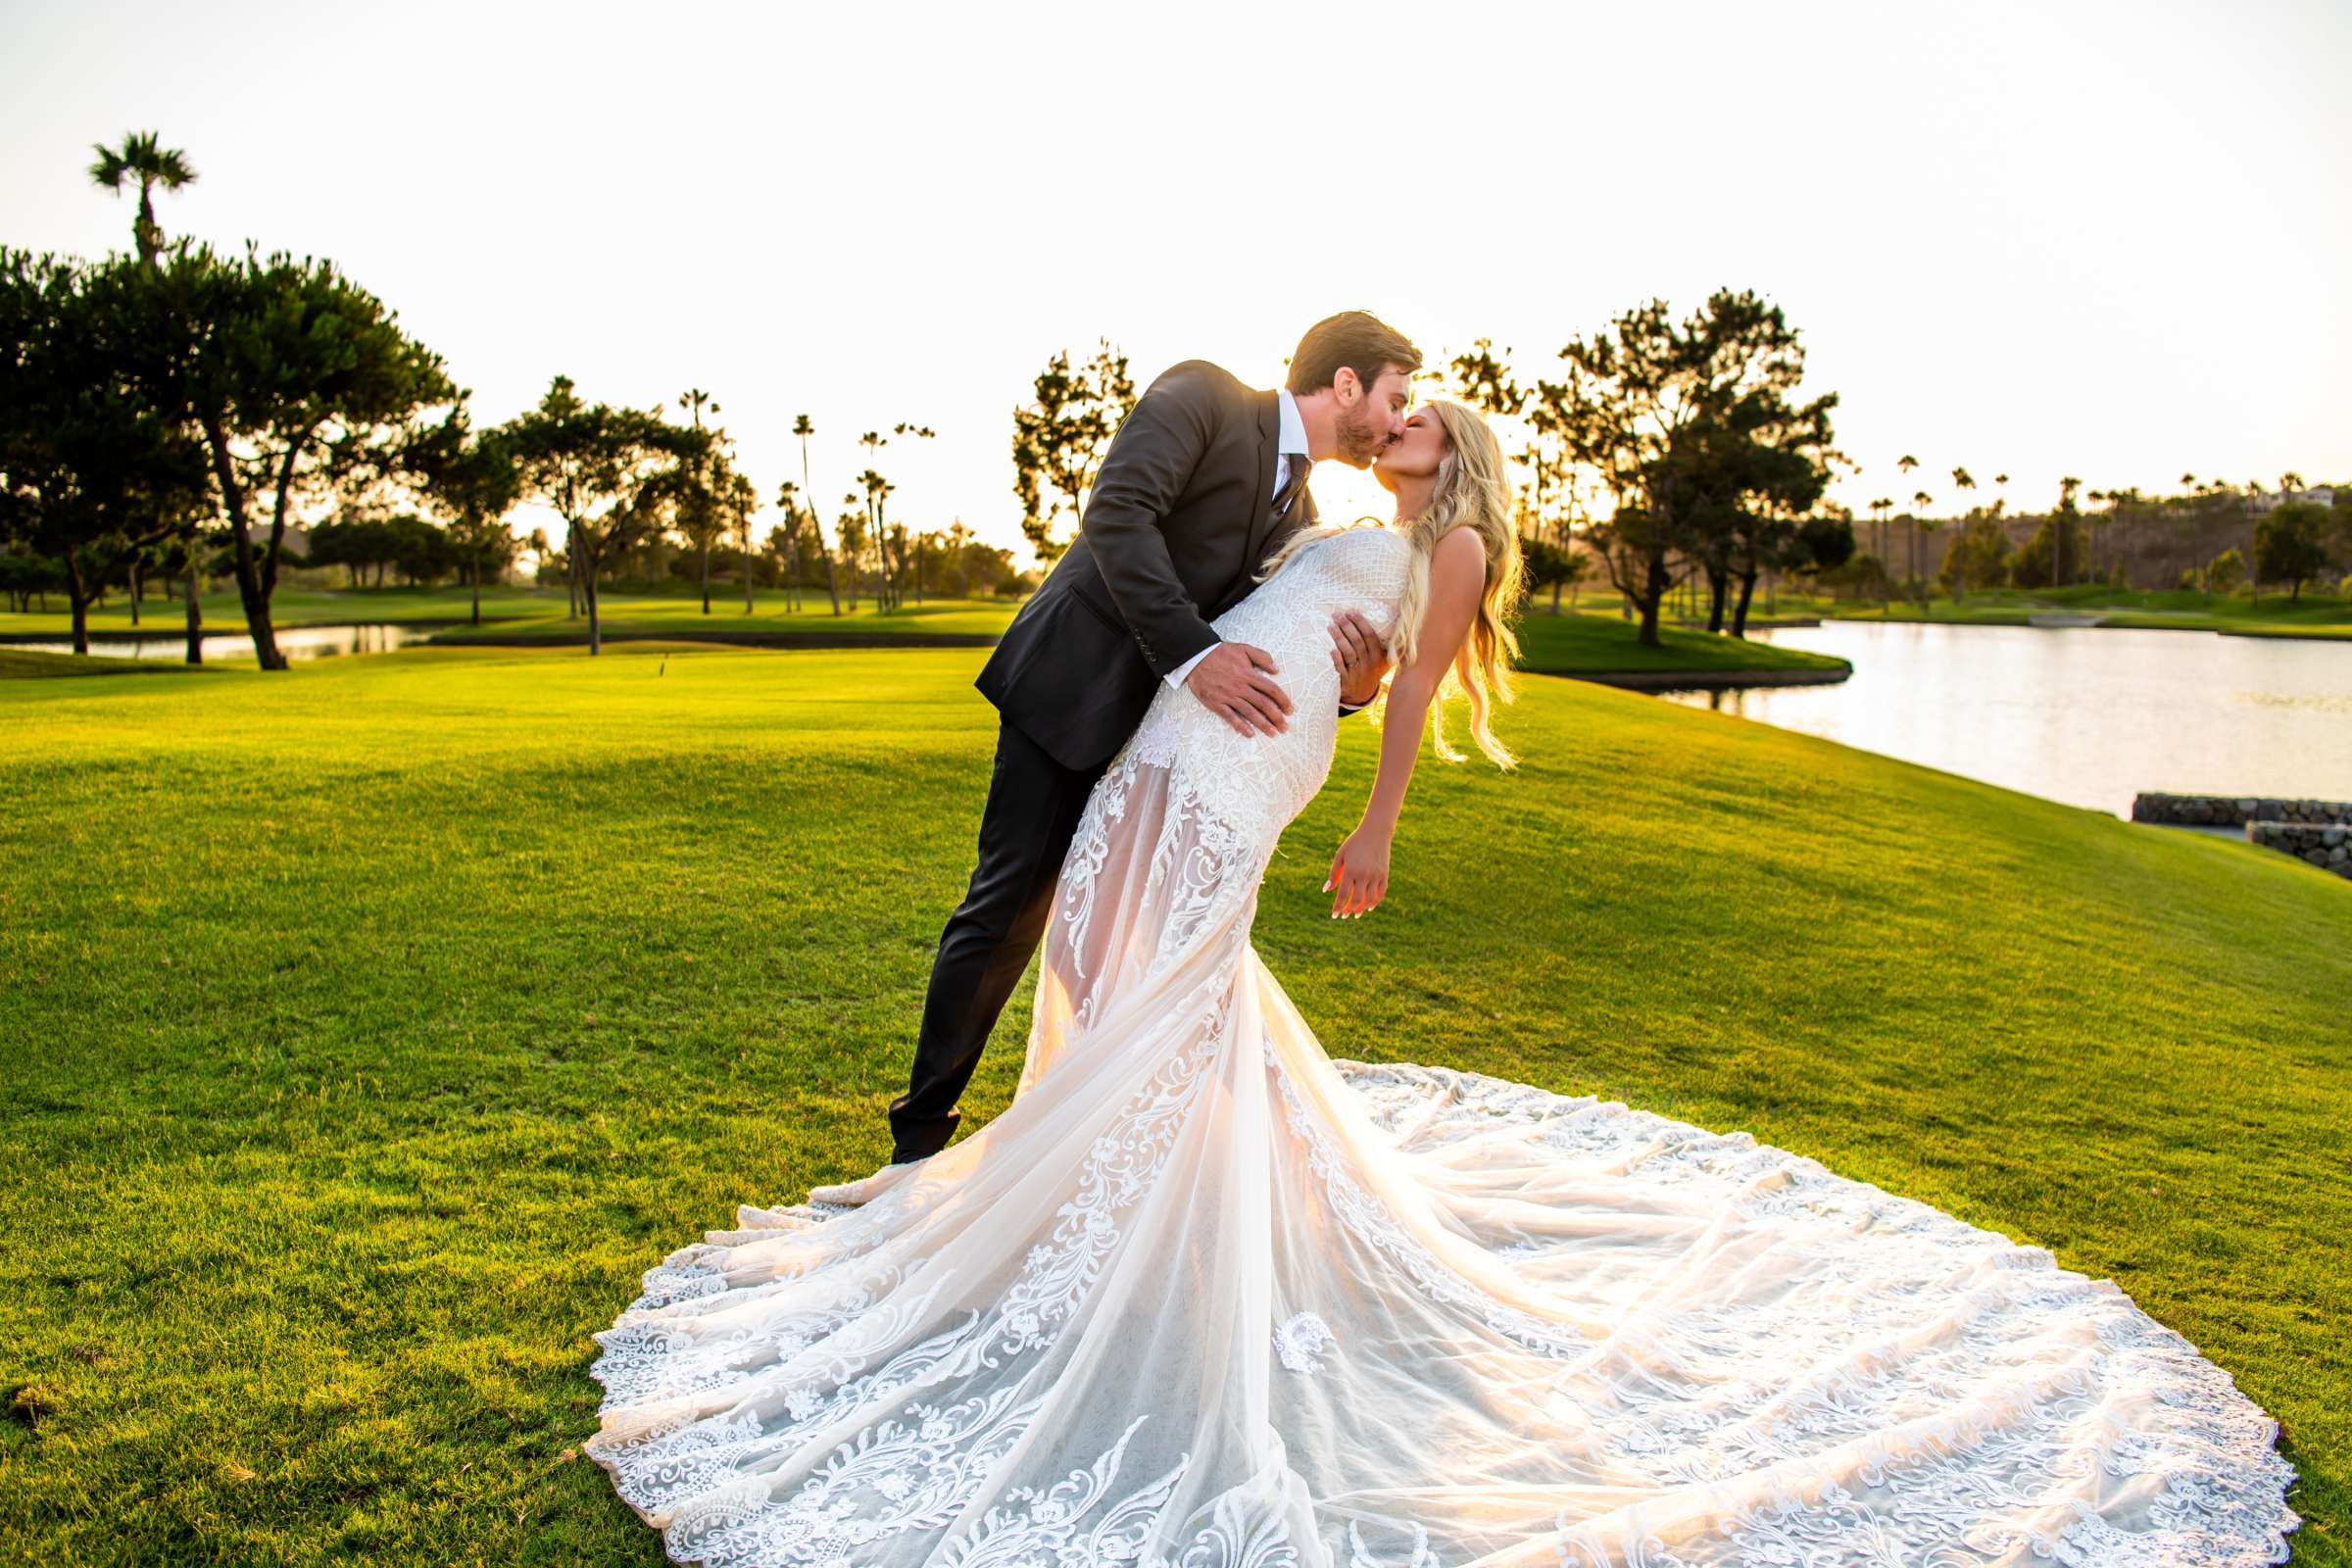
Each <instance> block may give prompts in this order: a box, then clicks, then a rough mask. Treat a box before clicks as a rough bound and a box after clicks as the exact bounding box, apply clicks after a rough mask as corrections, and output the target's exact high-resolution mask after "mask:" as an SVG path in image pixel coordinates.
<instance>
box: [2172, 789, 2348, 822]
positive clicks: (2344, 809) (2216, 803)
mask: <svg viewBox="0 0 2352 1568" xmlns="http://www.w3.org/2000/svg"><path fill="white" fill-rule="evenodd" d="M2131 820H2132V821H2134V822H2169V823H2172V824H2174V825H2175V826H2188V827H2236V826H2238V825H2239V824H2240V823H2244V822H2315V823H2319V824H2322V825H2327V824H2333V825H2335V826H2338V827H2342V826H2346V825H2352V801H2285V800H2273V799H2269V798H2266V797H2263V796H2258V795H2161V794H2158V793H2156V792H2154V791H2152V790H2151V791H2142V792H2141V793H2140V794H2137V795H2134V796H2132V797H2131Z"/></svg>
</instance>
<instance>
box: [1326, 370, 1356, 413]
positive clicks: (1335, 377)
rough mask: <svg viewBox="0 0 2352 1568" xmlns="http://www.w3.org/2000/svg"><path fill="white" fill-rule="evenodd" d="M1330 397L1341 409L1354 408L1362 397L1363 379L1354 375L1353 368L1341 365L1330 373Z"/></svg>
mask: <svg viewBox="0 0 2352 1568" xmlns="http://www.w3.org/2000/svg"><path fill="white" fill-rule="evenodd" d="M1331 390H1332V395H1333V396H1334V397H1335V398H1337V399H1338V400H1339V405H1340V407H1341V408H1343V409H1351V408H1354V407H1355V405H1356V404H1357V402H1358V401H1360V400H1361V399H1362V397H1363V395H1364V379H1363V377H1362V376H1360V375H1357V374H1356V373H1355V367H1354V366H1352V365H1343V366H1341V367H1340V368H1338V369H1337V370H1335V371H1333V372H1332V376H1331Z"/></svg>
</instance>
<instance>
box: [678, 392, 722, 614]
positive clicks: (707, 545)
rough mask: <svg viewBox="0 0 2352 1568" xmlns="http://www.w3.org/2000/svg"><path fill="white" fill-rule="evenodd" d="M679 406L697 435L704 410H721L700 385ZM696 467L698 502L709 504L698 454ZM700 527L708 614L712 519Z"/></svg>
mask: <svg viewBox="0 0 2352 1568" xmlns="http://www.w3.org/2000/svg"><path fill="white" fill-rule="evenodd" d="M678 407H679V408H681V409H685V410H687V411H688V412H690V413H691V414H693V416H694V432H695V434H697V435H700V434H702V432H703V411H704V410H705V409H709V410H710V411H711V413H712V414H716V413H718V412H719V409H718V401H717V400H716V399H715V398H713V397H711V394H710V393H708V392H706V391H704V390H703V389H702V388H701V387H699V386H692V387H688V388H687V389H686V390H685V391H683V392H681V393H679V394H678ZM694 467H695V473H694V482H695V487H696V489H697V491H698V492H701V493H699V494H698V495H697V498H696V503H697V505H698V506H707V505H709V504H710V503H711V496H710V495H709V493H708V492H705V491H703V485H704V483H705V480H706V477H707V475H706V474H705V472H704V459H703V458H702V457H699V456H698V457H697V458H696V459H695V460H694ZM699 528H700V531H699V532H698V533H697V535H696V541H697V543H698V544H699V545H700V546H701V547H702V555H703V613H704V614H706V615H708V614H709V613H711V528H710V519H709V518H707V517H706V518H702V519H700V521H699Z"/></svg>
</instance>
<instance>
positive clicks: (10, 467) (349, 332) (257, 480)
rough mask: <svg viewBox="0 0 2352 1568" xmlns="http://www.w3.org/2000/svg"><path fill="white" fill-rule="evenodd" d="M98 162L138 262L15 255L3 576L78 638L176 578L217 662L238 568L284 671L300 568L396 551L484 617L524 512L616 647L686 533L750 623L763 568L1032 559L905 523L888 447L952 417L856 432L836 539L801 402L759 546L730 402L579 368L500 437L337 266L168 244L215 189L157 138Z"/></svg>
mask: <svg viewBox="0 0 2352 1568" xmlns="http://www.w3.org/2000/svg"><path fill="white" fill-rule="evenodd" d="M97 151H98V154H99V157H98V161H97V162H96V163H95V164H93V165H92V166H91V169H90V174H91V177H92V179H93V180H94V181H96V182H97V183H98V184H99V185H101V186H103V187H105V188H107V189H111V190H115V191H117V192H123V191H127V190H131V189H134V188H135V189H136V191H137V192H138V198H139V201H138V209H137V217H136V219H135V220H134V222H133V225H132V232H133V240H134V252H133V253H132V254H130V255H128V256H123V255H117V256H110V257H108V258H106V259H104V260H102V261H100V262H96V263H85V262H81V261H78V260H75V259H73V258H65V257H58V256H50V255H35V254H33V253H31V252H29V251H24V250H14V249H8V250H0V588H4V589H5V590H7V591H9V592H11V593H12V594H14V595H16V596H18V597H19V598H20V599H24V598H25V597H27V596H29V595H30V594H32V593H35V592H46V591H48V590H50V589H52V588H55V589H56V590H57V591H59V592H62V593H63V594H64V596H65V597H66V599H67V601H68V604H69V606H70V608H71V613H72V620H73V646H74V648H75V650H76V651H77V652H83V653H86V652H87V651H88V646H89V643H88V612H89V610H90V607H91V606H92V605H93V604H95V603H96V602H97V600H98V599H99V597H100V596H101V595H102V594H103V593H105V592H106V591H107V589H108V588H109V587H110V586H111V585H113V584H116V583H123V582H127V583H128V584H129V585H130V587H131V591H132V604H133V606H134V613H135V607H136V605H137V603H138V600H139V597H140V593H139V581H140V576H141V574H142V573H143V572H152V571H162V572H165V573H168V574H176V575H179V576H181V577H182V578H183V580H184V583H185V608H186V622H187V639H188V649H187V659H188V662H191V663H196V662H202V658H203V651H202V640H201V636H202V615H201V611H200V609H199V607H198V604H197V583H198V580H199V578H200V576H201V575H203V574H204V573H205V572H206V571H207V570H215V569H224V570H225V571H226V573H227V574H228V575H230V576H231V577H233V579H234V581H235V584H236V589H237V595H238V599H239V602H240V607H241V609H242V612H243V616H244V620H245V623H246V628H247V630H248V632H249V633H250V634H251V635H252V638H253V643H254V649H255V653H256V657H257V660H258V662H260V664H261V666H262V667H263V668H265V669H279V668H283V667H284V666H285V659H284V656H283V654H282V653H281V652H280V651H279V649H278V647H277V645H276V640H275V637H274V635H273V633H272V629H271V625H270V601H271V598H272V596H273V594H274V593H275V591H276V589H277V586H278V582H279V579H280V575H281V573H282V572H283V571H284V570H286V569H287V568H289V567H291V566H295V565H302V564H318V565H341V566H343V567H344V568H345V569H346V570H347V571H348V572H349V573H350V574H351V577H352V580H353V581H354V582H355V583H356V582H357V581H358V580H359V578H360V575H361V573H362V572H363V571H364V570H368V569H372V570H373V571H374V572H375V574H376V576H377V580H379V581H380V579H381V575H382V572H383V571H384V569H385V568H387V567H390V568H392V569H394V570H397V571H399V572H400V573H401V574H402V575H403V576H405V577H407V578H409V579H410V580H412V581H434V580H437V579H438V578H440V577H442V576H444V575H447V574H449V573H451V572H453V571H454V572H456V573H458V574H459V575H461V576H462V577H463V578H464V579H465V580H466V581H467V582H469V583H470V584H471V585H472V588H473V615H474V618H475V619H476V620H477V621H478V620H479V618H480V614H481V583H482V579H483V577H484V576H485V575H486V574H490V573H493V572H500V571H503V570H504V569H505V568H506V567H507V566H508V565H509V564H511V563H512V562H513V560H514V558H515V554H516V551H517V549H518V544H517V541H516V540H515V534H514V530H513V527H512V524H511V521H510V519H511V517H512V515H513V514H514V512H515V509H516V508H517V507H518V506H521V505H523V504H524V503H526V502H527V503H536V504H538V505H540V506H543V507H545V508H547V509H548V510H549V511H552V512H553V513H554V514H555V515H556V516H557V517H558V518H559V519H560V520H561V523H562V530H561V531H562V543H561V545H560V546H557V545H553V544H551V543H549V542H548V541H546V540H545V539H544V537H541V538H538V539H535V540H534V543H535V544H537V545H539V546H540V547H541V554H542V563H543V569H544V567H546V566H549V565H552V566H553V567H554V568H555V569H556V570H558V571H560V572H561V574H562V575H563V577H564V582H565V584H566V587H567V591H568V599H569V606H570V611H571V613H574V614H585V616H586V618H587V622H588V645H589V650H590V652H591V653H596V652H599V651H601V645H602V626H603V620H602V613H601V604H600V600H601V594H600V589H601V587H602V586H603V584H604V583H605V582H606V581H608V580H609V579H610V578H611V576H612V573H613V571H614V569H616V568H617V567H619V566H621V565H623V564H627V563H630V562H632V561H639V560H642V559H643V558H644V556H645V555H646V553H647V552H648V551H649V550H650V549H652V548H653V547H656V546H669V545H674V544H677V543H679V542H682V543H683V545H684V547H685V550H686V551H687V553H688V554H689V555H690V556H691V558H692V559H693V561H694V563H695V575H696V578H697V580H698V583H699V586H700V588H701V594H702V602H703V610H704V612H705V613H710V612H711V600H712V581H713V573H714V571H716V572H718V573H720V574H722V575H723V574H724V573H725V572H726V571H727V569H728V568H729V567H730V566H732V568H733V569H734V572H735V574H736V575H737V576H738V577H739V578H740V580H741V584H742V588H743V592H744V609H745V613H751V611H752V610H753V608H754V599H753V590H754V587H755V582H756V580H757V579H758V578H760V576H761V575H765V576H766V578H767V579H768V580H770V581H772V582H776V583H778V584H779V585H781V586H784V587H785V588H786V589H787V592H788V596H789V599H788V602H789V604H790V605H791V607H792V608H795V609H797V608H798V604H799V590H800V589H801V588H803V587H804V586H813V585H815V584H821V585H822V586H823V588H824V590H825V592H826V594H827V597H828V600H829V602H830V605H831V608H832V611H833V613H836V614H839V613H843V612H844V610H845V608H846V609H853V610H854V609H855V608H856V607H857V603H858V596H859V594H860V592H863V593H866V594H868V595H870V597H871V598H872V600H873V601H874V602H875V604H876V605H877V607H878V608H879V609H881V610H884V611H892V610H896V609H898V608H900V607H901V606H903V605H904V604H905V603H906V601H907V596H908V594H909V592H911V593H912V594H913V596H914V597H915V598H916V600H917V601H918V602H919V600H920V599H921V598H922V596H923V594H924V592H925V588H926V572H927V571H928V572H929V573H930V574H931V575H930V576H929V579H928V580H929V583H930V584H932V585H933V586H934V587H936V586H937V585H939V584H941V583H943V582H946V581H953V582H956V583H957V584H965V583H971V582H976V581H983V580H985V581H987V582H989V583H990V584H991V585H993V584H994V583H995V582H998V581H1001V580H1003V578H1004V577H1005V576H1008V575H1009V574H1010V572H1011V566H1010V562H1009V558H1008V554H1007V553H1005V552H1001V551H997V552H992V551H990V550H989V549H988V547H985V546H981V545H979V544H978V542H977V541H976V540H974V539H973V538H972V537H971V535H970V534H969V531H968V530H965V529H964V528H963V527H962V526H961V524H960V523H957V524H956V526H955V527H954V528H952V529H951V530H948V531H946V532H940V531H936V530H933V531H921V530H914V529H910V528H909V526H908V524H907V522H906V520H904V519H903V518H901V517H899V516H896V515H893V513H892V509H891V505H890V502H891V497H892V496H893V494H894V493H895V489H896V486H895V485H894V484H893V482H892V481H891V479H890V478H889V477H888V475H887V474H886V473H885V471H884V466H883V457H882V454H883V453H884V451H885V449H887V448H890V447H891V446H892V445H893V443H900V444H902V445H903V444H908V443H913V442H918V441H924V440H929V439H931V438H932V436H933V432H932V431H931V430H930V429H929V428H928V427H926V426H923V425H920V424H917V423H914V422H912V421H903V422H900V423H897V424H895V425H893V426H892V427H891V428H890V429H889V431H888V432H887V433H885V432H883V431H879V430H874V431H868V432H866V433H865V434H864V435H862V436H860V437H859V438H858V447H859V449H860V452H861V455H862V458H863V461H864V467H863V469H862V471H860V472H859V473H858V475H857V477H856V479H855V480H854V482H853V487H852V488H851V489H850V490H848V491H847V493H845V495H844V496H843V499H842V503H841V508H840V511H839V513H838V515H836V516H835V518H834V521H833V525H832V529H831V538H830V540H828V537H827V529H826V528H825V526H824V524H823V522H822V521H821V519H820V517H819V515H818V514H819V509H818V507H817V505H816V504H815V502H814V500H813V498H814V496H815V494H816V489H815V486H814V483H813V479H812V475H811V470H810V462H809V438H810V437H811V436H813V435H814V434H815V433H816V427H815V424H814V422H813V420H812V419H811V418H810V417H809V416H808V415H802V416H800V417H798V418H797V419H796V420H795V423H794V430H793V433H794V435H795V436H796V437H797V438H798V440H799V443H800V448H801V477H800V479H799V480H798V481H794V480H789V479H788V480H785V481H784V482H783V483H781V484H780V485H779V486H778V488H777V490H776V492H775V498H774V503H773V504H774V506H775V507H776V508H777V509H778V510H779V511H780V512H781V514H782V518H783V520H782V521H781V522H780V523H778V524H776V525H774V526H773V527H772V528H771V529H770V532H769V535H768V538H767V539H766V541H765V542H764V544H761V543H760V542H759V541H756V540H755V538H754V520H755V517H756V515H757V514H758V513H759V511H760V492H759V489H758V487H757V486H755V485H754V483H753V481H752V480H751V479H750V478H749V477H748V476H747V475H746V474H745V473H744V472H743V471H742V470H741V467H740V466H739V464H738V462H737V459H736V456H735V450H734V444H733V442H732V440H731V438H730V437H729V436H728V434H727V432H726V430H725V429H724V428H723V427H722V426H720V425H719V424H718V423H717V422H716V418H715V416H716V415H717V414H718V413H719V412H720V411H719V407H718V404H717V403H716V401H715V400H714V399H713V398H712V397H711V394H709V393H708V392H706V391H703V390H702V389H700V388H695V389H690V390H689V391H688V392H687V393H685V394H684V396H682V397H681V398H679V399H678V400H677V402H676V405H675V407H674V409H673V408H671V407H667V406H663V405H655V406H652V407H648V408H632V407H625V406H615V405H613V404H608V403H603V402H590V401H589V400H587V399H586V398H584V397H583V396H582V395H581V394H580V392H579V390H578V389H577V388H576V387H575V385H574V384H573V382H572V381H571V380H570V378H569V377H567V376H564V375H557V376H556V377H554V378H553V380H552V381H551V382H550V384H549V387H548V390H547V392H546V394H545V396H543V397H542V398H541V399H540V401H539V403H538V405H537V406H536V407H535V408H532V409H530V410H527V411H526V412H524V413H523V414H521V415H519V416H517V417H515V418H513V419H510V420H507V421H505V422H504V423H501V424H497V425H493V426H489V427H486V428H478V429H477V428H476V427H475V424H474V420H473V417H472V414H471V410H470V407H469V394H468V393H467V392H466V390H465V389H464V388H461V387H460V386H458V385H457V384H456V383H455V382H454V381H453V379H452V378H451V376H450V373H449V370H448V368H447V366H446V365H445V364H444V363H443V361H442V359H441V357H440V356H439V355H437V354H435V353H433V352H432V351H431V350H430V349H428V348H426V347H425V346H424V345H423V344H422V343H420V342H418V341H417V339H416V338H415V337H414V336H412V335H411V334H410V333H409V332H408V331H407V330H406V329H405V328H404V327H403V326H402V325H401V323H400V321H399V319H398V318H397V316H396V315H395V313H394V312H392V311H391V310H390V309H389V308H387V307H386V306H385V305H384V303H383V302H382V301H381V300H379V299H377V298H376V297H375V296H374V295H372V294H370V293H369V292H368V290H366V289H365V288H363V287H361V286H360V285H359V284H358V283H356V282H355V281H353V280H352V279H350V278H349V277H347V276H345V275H344V274H343V273H342V272H341V271H340V270H338V269H337V268H336V266H335V265H334V263H332V262H331V261H325V260H321V259H317V258H311V257H303V258H299V259H298V258H296V257H294V256H292V255H290V254H287V253H284V252H276V253H270V254H264V253H262V252H261V250H260V249H259V247H258V246H256V245H254V244H251V243H249V244H248V245H247V247H246V249H245V251H244V253H243V254H241V255H239V254H223V253H221V252H217V251H215V250H214V249H213V248H212V247H211V246H209V245H201V244H194V243H191V242H189V241H186V240H181V241H178V242H175V243H174V242H167V240H166V239H165V237H164V234H163V230H162V225H161V223H160V221H158V219H157V217H156V213H155V206H154V194H155V192H156V191H157V190H159V189H160V190H164V191H171V190H176V189H180V188H183V187H184V186H185V185H187V184H188V183H190V182H192V181H193V180H194V179H195V178H196V173H195V171H194V169H193V168H192V167H191V166H190V165H189V164H188V162H187V159H186V157H185V155H184V154H183V153H181V152H179V151H178V150H176V149H167V148H164V147H163V146H162V145H161V144H160V141H159V139H158V138H157V137H156V136H154V135H153V134H152V133H147V134H141V135H134V136H129V137H126V138H124V140H123V144H122V145H121V146H120V147H118V148H112V149H110V148H106V147H100V148H98V149H97ZM673 416H675V417H673ZM312 519H317V520H316V522H315V525H314V526H312V527H311V529H310V530H309V545H310V553H309V555H308V556H307V557H304V556H300V555H297V554H295V553H294V552H292V551H291V550H290V548H289V545H288V534H289V531H290V530H292V529H296V528H300V527H302V525H303V524H304V523H305V522H306V521H310V520H312ZM992 566H993V567H994V570H993V572H992V570H991V567H992ZM762 567H763V568H764V571H762V569H761V568H762ZM845 602H846V603H845Z"/></svg>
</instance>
